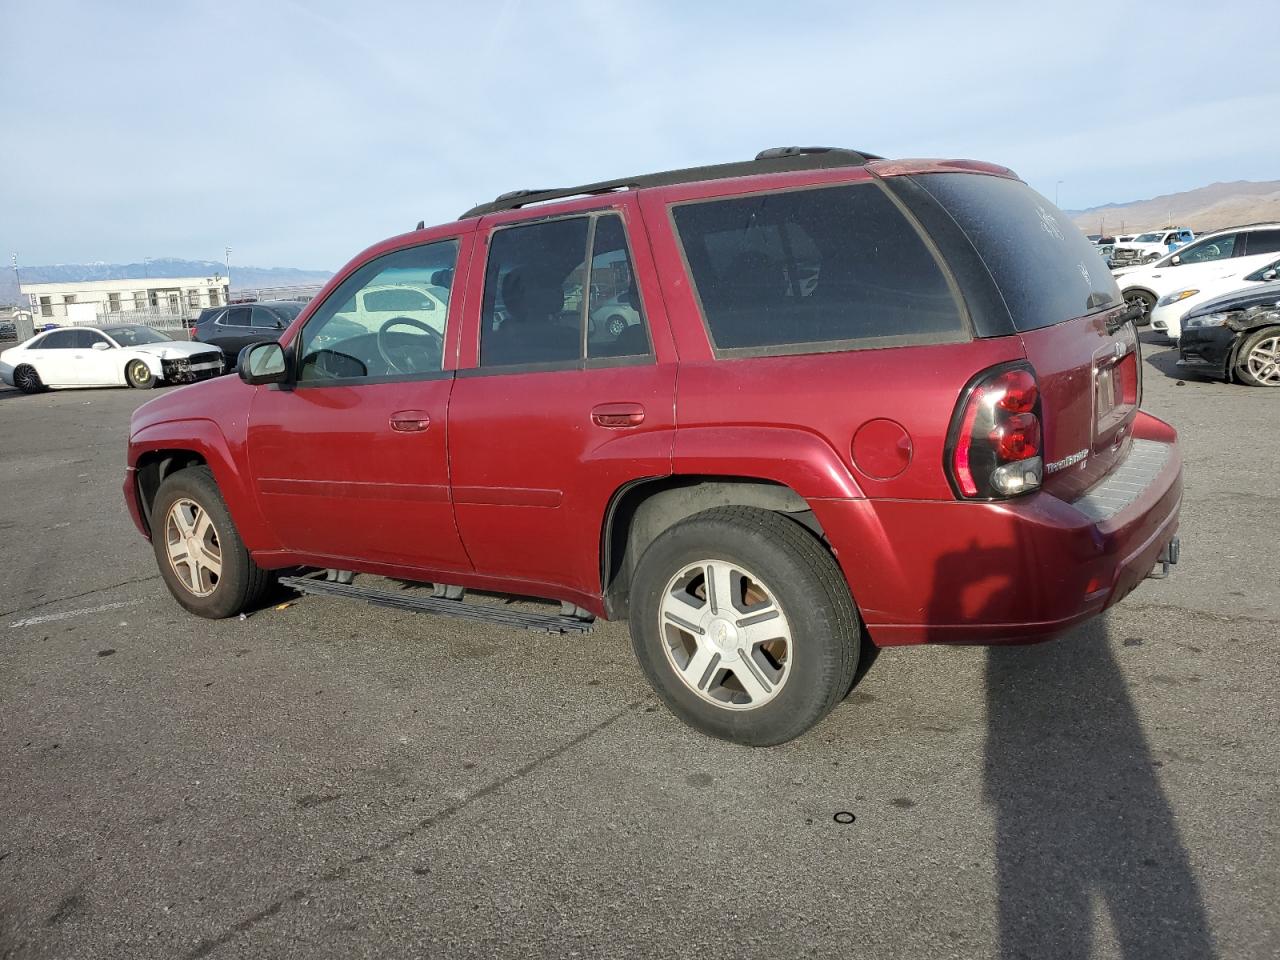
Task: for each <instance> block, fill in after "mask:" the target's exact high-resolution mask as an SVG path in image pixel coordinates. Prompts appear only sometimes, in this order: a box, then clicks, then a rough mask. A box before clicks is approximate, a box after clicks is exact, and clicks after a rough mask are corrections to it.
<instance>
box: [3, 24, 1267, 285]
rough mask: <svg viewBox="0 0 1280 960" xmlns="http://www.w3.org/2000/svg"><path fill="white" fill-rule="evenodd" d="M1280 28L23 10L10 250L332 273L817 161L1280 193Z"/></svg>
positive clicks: (14, 75)
mask: <svg viewBox="0 0 1280 960" xmlns="http://www.w3.org/2000/svg"><path fill="white" fill-rule="evenodd" d="M1275 38H1276V17H1275V10H1274V6H1273V5H1271V4H1264V3H1261V2H1258V3H1253V2H1244V0H1242V2H1237V3H1233V4H1212V3H1204V2H1203V0H1202V2H1199V3H1180V2H1170V3H1154V4H1121V3H1117V2H1111V3H1097V4H1094V3H1075V4H1072V5H1068V4H1065V3H1064V4H1053V5H1050V4H1021V5H1019V4H1009V3H1007V2H1004V3H995V4H985V3H982V2H976V0H975V2H967V3H916V4H913V3H906V2H896V3H875V4H865V3H849V2H845V3H803V2H798V0H794V2H789V3H777V2H767V3H756V2H742V0H740V2H734V3H709V2H705V3H704V2H698V3H691V2H688V0H685V2H682V3H681V2H677V3H610V2H607V0H584V2H579V3H563V4H556V3H530V2H523V3H522V2H513V0H507V2H494V3H485V2H481V0H469V2H466V3H457V2H454V3H447V4H446V3H441V4H437V3H431V2H418V3H382V2H377V0H368V2H363V3H351V2H340V3H328V2H318V3H302V2H292V0H256V2H241V0H220V2H218V3H195V2H181V0H169V2H164V3H150V2H129V0H121V2H119V3H115V2H112V3H102V2H94V3H78V2H61V0H33V2H28V0H0V48H2V49H0V93H2V94H3V99H4V106H3V110H4V116H5V119H6V121H7V123H6V124H5V130H6V133H7V136H5V137H4V139H3V145H2V147H0V254H2V255H3V257H4V260H5V262H6V263H5V265H6V266H7V261H8V258H9V254H10V253H11V252H14V251H16V252H18V254H19V258H20V262H22V263H26V264H40V263H57V262H63V263H69V262H83V261H95V260H105V261H136V260H140V259H142V258H143V257H161V256H177V257H187V258H193V259H211V260H221V259H222V255H223V247H224V246H228V245H229V246H230V247H232V250H233V252H232V265H233V267H234V265H235V264H236V263H237V262H238V263H241V264H252V265H257V266H294V267H307V268H326V269H333V268H336V267H338V266H340V265H341V264H342V263H344V262H345V261H346V260H347V259H349V258H350V257H351V256H352V255H354V254H355V253H357V252H358V251H359V250H360V249H361V248H363V247H365V246H367V245H368V244H370V243H372V242H375V241H377V240H379V239H381V238H383V237H385V236H388V235H391V234H394V233H399V232H402V231H404V230H406V229H409V228H411V227H412V226H413V225H414V223H415V222H416V221H417V220H419V219H426V220H427V221H428V222H429V223H430V222H439V221H443V220H448V219H452V218H454V217H456V216H457V215H458V214H459V213H461V212H462V211H463V210H464V209H466V208H467V207H468V206H470V205H472V204H473V203H476V202H480V201H483V200H487V199H491V198H492V197H493V196H495V195H497V194H499V193H502V192H505V191H507V190H511V189H515V188H518V187H526V186H549V185H560V184H572V183H581V182H588V181H592V180H600V179H605V178H609V177H613V176H621V175H625V174H631V173H639V172H647V171H650V170H659V169H666V168H671V167H682V166H690V165H696V164H702V163H715V162H721V161H727V160H734V159H740V158H744V157H749V156H752V155H754V154H755V153H756V152H757V151H758V150H760V149H762V148H764V147H768V146H778V145H786V144H796V143H799V144H834V145H841V146H852V147H860V148H863V149H866V150H869V151H872V152H875V153H880V154H884V155H886V156H894V157H908V156H947V157H954V156H964V157H975V158H979V159H984V160H992V161H996V162H999V163H1004V164H1006V165H1008V166H1011V167H1013V168H1014V169H1015V170H1017V171H1018V172H1019V173H1020V174H1021V175H1022V176H1023V178H1024V179H1026V180H1027V181H1028V182H1029V183H1031V184H1032V185H1033V186H1035V187H1036V188H1037V189H1039V190H1040V191H1041V192H1043V193H1044V194H1046V195H1047V196H1049V197H1050V198H1052V197H1053V195H1054V191H1055V188H1057V189H1058V190H1059V192H1060V197H1061V205H1062V206H1063V207H1068V208H1082V207H1086V206H1094V205H1097V204H1101V203H1106V202H1109V201H1124V200H1131V199H1139V198H1144V197H1151V196H1155V195H1157V194H1161V193H1168V192H1173V191H1178V190H1184V189H1189V188H1191V187H1196V186H1201V185H1203V184H1206V183H1211V182H1214V181H1221V180H1240V179H1248V180H1265V179H1275V178H1280V71H1277V70H1276V68H1275ZM1058 181H1062V183H1061V185H1060V186H1059V185H1058Z"/></svg>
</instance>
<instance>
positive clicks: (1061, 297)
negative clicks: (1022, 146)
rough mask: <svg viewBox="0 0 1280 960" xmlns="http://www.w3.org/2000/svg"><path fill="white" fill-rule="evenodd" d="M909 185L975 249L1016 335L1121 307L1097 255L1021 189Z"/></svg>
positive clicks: (972, 177) (1062, 217) (976, 182)
mask: <svg viewBox="0 0 1280 960" xmlns="http://www.w3.org/2000/svg"><path fill="white" fill-rule="evenodd" d="M913 179H914V181H915V182H916V183H917V184H918V185H919V186H921V187H923V188H924V189H925V190H927V191H928V192H929V193H930V194H932V195H933V197H934V198H935V199H936V200H937V201H938V202H939V203H940V204H942V206H943V207H944V208H945V209H946V210H947V212H949V213H950V214H951V216H952V217H953V218H954V219H955V221H956V223H958V224H959V225H960V229H961V230H963V231H964V232H965V234H966V235H967V236H968V238H969V240H970V242H972V244H973V246H974V247H975V248H976V249H977V251H978V254H979V256H981V257H982V259H983V262H984V263H986V266H987V269H988V270H989V271H990V272H991V276H992V278H993V279H994V280H995V283H996V286H997V287H998V288H999V290H1000V293H1001V295H1002V296H1003V297H1004V301H1005V303H1006V304H1007V305H1008V308H1009V313H1010V314H1011V315H1012V317H1013V325H1014V327H1015V328H1016V329H1017V330H1019V331H1026V330H1037V329H1039V328H1041V327H1048V326H1052V325H1053V324H1055V323H1061V322H1062V321H1064V320H1070V319H1072V318H1074V317H1079V316H1083V315H1084V314H1086V313H1092V312H1094V311H1096V310H1101V309H1103V308H1105V307H1110V306H1113V305H1115V304H1118V303H1119V302H1120V288H1119V287H1117V286H1116V282H1115V279H1114V278H1113V277H1112V276H1111V272H1110V271H1109V270H1108V269H1107V266H1106V264H1105V263H1103V262H1102V258H1101V257H1099V256H1098V248H1097V247H1095V246H1094V245H1093V244H1091V243H1090V242H1089V241H1088V240H1086V239H1085V237H1084V234H1082V233H1081V232H1080V230H1079V228H1078V227H1076V225H1075V224H1073V223H1072V222H1071V221H1070V220H1069V219H1067V216H1066V214H1064V213H1063V212H1062V211H1061V210H1059V209H1058V208H1057V207H1055V206H1054V205H1053V204H1052V203H1050V202H1049V201H1048V200H1046V199H1045V198H1044V197H1042V196H1040V194H1038V193H1036V192H1035V191H1034V190H1032V189H1031V188H1030V187H1028V186H1027V185H1026V184H1025V183H1023V182H1022V181H1020V180H1009V179H1006V178H1004V177H992V176H983V175H978V174H971V173H930V174H924V175H921V176H917V177H914V178H913ZM1152 236H1153V238H1154V240H1155V241H1159V240H1160V239H1161V237H1162V235H1161V234H1153V235H1152ZM1138 239H1139V240H1141V239H1142V238H1141V237H1139V238H1138Z"/></svg>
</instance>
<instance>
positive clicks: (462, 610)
mask: <svg viewBox="0 0 1280 960" xmlns="http://www.w3.org/2000/svg"><path fill="white" fill-rule="evenodd" d="M280 583H282V584H283V585H284V586H286V587H290V588H292V589H294V590H297V591H298V592H299V593H307V594H315V595H319V596H325V597H344V598H346V599H348V600H364V601H365V602H366V603H373V604H377V605H378V606H380V607H394V608H395V609H397V610H416V611H418V612H419V613H438V614H440V615H441V616H445V617H458V618H459V619H462V620H481V621H485V622H487V623H501V624H505V625H506V626H509V627H522V628H523V629H525V630H543V631H546V632H547V633H590V632H591V630H592V628H593V621H592V620H583V619H580V618H578V617H566V616H549V615H547V614H539V613H522V612H521V611H519V610H509V609H507V608H505V607H499V606H496V605H490V604H479V603H466V602H465V601H462V600H442V599H440V598H438V597H434V596H415V595H414V594H411V593H392V592H391V591H389V590H371V589H369V588H368V587H357V586H355V585H354V584H350V583H336V582H334V581H332V580H315V579H312V578H311V577H281V578H280ZM593 619H594V618H593Z"/></svg>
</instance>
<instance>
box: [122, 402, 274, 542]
mask: <svg viewBox="0 0 1280 960" xmlns="http://www.w3.org/2000/svg"><path fill="white" fill-rule="evenodd" d="M165 450H175V451H191V452H193V453H196V454H199V455H200V457H201V458H202V459H203V460H204V462H205V463H206V464H208V466H209V469H210V470H211V471H212V472H213V478H214V480H215V481H217V484H218V489H219V491H220V492H221V493H222V499H223V500H224V501H225V502H226V504H227V510H228V511H229V512H230V513H231V521H232V523H234V524H235V525H236V531H237V532H238V533H239V534H240V539H241V540H243V541H244V544H245V546H246V547H247V548H248V549H249V550H250V551H260V550H277V549H280V544H279V542H278V541H277V540H276V538H275V535H274V534H273V533H272V531H271V527H270V525H269V524H268V523H267V520H266V517H264V516H263V514H262V511H261V509H260V507H259V505H258V500H257V498H256V497H255V496H254V494H253V485H252V483H251V482H250V478H249V477H247V476H246V475H245V474H244V472H243V471H242V470H241V468H240V466H239V464H240V463H243V462H244V451H243V450H240V451H238V452H237V451H233V450H232V449H231V446H230V444H229V443H228V442H227V439H226V437H225V436H224V435H223V433H222V430H221V429H220V428H219V427H218V425H217V424H216V423H214V422H213V421H212V420H206V419H186V420H165V421H162V422H160V423H155V424H151V425H149V426H145V427H143V428H142V429H140V430H139V431H138V432H137V433H136V434H134V435H133V437H131V438H130V440H129V469H130V470H136V469H137V466H138V462H139V460H141V459H142V458H143V457H144V456H145V455H146V454H148V453H154V452H156V451H165Z"/></svg>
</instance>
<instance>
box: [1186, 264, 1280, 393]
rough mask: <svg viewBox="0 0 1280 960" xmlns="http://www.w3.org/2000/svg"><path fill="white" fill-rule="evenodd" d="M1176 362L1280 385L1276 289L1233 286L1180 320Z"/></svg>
mask: <svg viewBox="0 0 1280 960" xmlns="http://www.w3.org/2000/svg"><path fill="white" fill-rule="evenodd" d="M1182 326H1183V329H1182V336H1181V337H1180V338H1179V340H1178V366H1180V367H1184V368H1186V369H1187V370H1191V371H1194V372H1196V373H1201V374H1205V375H1207V376H1212V377H1218V378H1219V379H1223V380H1227V381H1229V382H1230V381H1236V382H1239V383H1246V384H1248V385H1249V386H1251V387H1280V291H1277V290H1275V289H1274V288H1270V289H1258V288H1256V287H1255V288H1253V289H1249V290H1242V291H1237V292H1236V293H1232V294H1229V295H1227V296H1223V297H1218V298H1216V299H1214V300H1210V301H1207V302H1205V303H1202V304H1200V306H1198V307H1196V308H1195V309H1194V310H1191V311H1189V312H1188V313H1187V315H1186V316H1185V317H1183V319H1182Z"/></svg>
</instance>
